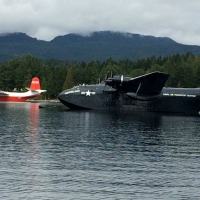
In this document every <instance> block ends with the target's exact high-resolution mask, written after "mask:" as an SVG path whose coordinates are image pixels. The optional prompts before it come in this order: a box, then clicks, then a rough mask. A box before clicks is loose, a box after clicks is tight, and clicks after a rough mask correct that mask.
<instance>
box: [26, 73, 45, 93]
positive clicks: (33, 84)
mask: <svg viewBox="0 0 200 200" xmlns="http://www.w3.org/2000/svg"><path fill="white" fill-rule="evenodd" d="M30 90H35V91H37V92H39V93H41V92H46V90H41V87H40V79H39V78H38V77H34V78H33V79H32V81H31V85H30Z"/></svg>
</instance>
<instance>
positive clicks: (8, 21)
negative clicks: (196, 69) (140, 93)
mask: <svg viewBox="0 0 200 200" xmlns="http://www.w3.org/2000/svg"><path fill="white" fill-rule="evenodd" d="M199 7H200V1H199V0H192V1H188V0H176V1H174V0H165V1H161V0H149V1H148V0H67V1H66V0H59V1H58V0H42V1H41V0H31V1H27V0H0V16H1V17H0V33H6V32H24V33H26V34H28V35H30V36H31V37H36V38H38V39H42V40H52V39H53V38H54V37H56V36H58V35H65V34H68V33H79V34H87V33H90V32H93V31H104V30H111V31H120V32H130V33H138V34H141V35H153V36H157V37H170V38H172V39H173V40H175V41H177V42H179V43H183V44H193V45H200V35H199V32H200V22H199V20H198V19H199V17H200V14H199V10H198V9H199Z"/></svg>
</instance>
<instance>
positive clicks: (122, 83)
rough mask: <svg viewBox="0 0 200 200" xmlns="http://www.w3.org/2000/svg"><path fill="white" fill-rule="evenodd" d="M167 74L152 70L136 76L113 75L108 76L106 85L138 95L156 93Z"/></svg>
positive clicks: (164, 81)
mask: <svg viewBox="0 0 200 200" xmlns="http://www.w3.org/2000/svg"><path fill="white" fill-rule="evenodd" d="M168 77H169V74H165V73H163V72H152V73H149V74H145V75H143V76H138V77H136V78H130V77H123V76H120V79H119V76H114V77H113V78H109V79H108V82H107V81H106V84H107V85H110V86H112V87H114V88H116V89H119V90H123V91H125V92H134V93H136V94H138V95H158V94H160V92H161V90H162V88H163V87H164V85H165V83H166V81H167V79H168Z"/></svg>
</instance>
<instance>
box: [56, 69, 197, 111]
mask: <svg viewBox="0 0 200 200" xmlns="http://www.w3.org/2000/svg"><path fill="white" fill-rule="evenodd" d="M168 77H169V74H167V73H163V72H158V71H155V72H152V73H148V74H145V75H142V76H138V77H135V78H131V77H125V76H123V75H116V76H112V77H110V78H107V79H105V80H104V81H101V82H99V83H98V84H93V85H85V84H83V85H78V86H74V87H73V88H71V89H67V90H64V91H63V92H61V93H60V94H59V95H58V99H59V100H60V102H61V103H62V104H64V105H65V106H66V107H67V108H69V109H73V110H83V109H87V110H107V111H111V110H114V111H117V110H129V111H131V112H160V113H161V112H162V113H164V112H165V113H184V114H189V115H190V114H192V115H200V88H172V87H164V86H165V83H166V81H167V80H168Z"/></svg>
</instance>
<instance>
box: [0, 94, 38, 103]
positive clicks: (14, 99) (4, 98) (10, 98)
mask: <svg viewBox="0 0 200 200" xmlns="http://www.w3.org/2000/svg"><path fill="white" fill-rule="evenodd" d="M36 96H39V95H34V96H28V97H23V96H22V97H20V96H1V95H0V102H17V103H18V102H19V103H20V102H26V101H27V100H28V99H30V98H34V97H36Z"/></svg>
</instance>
